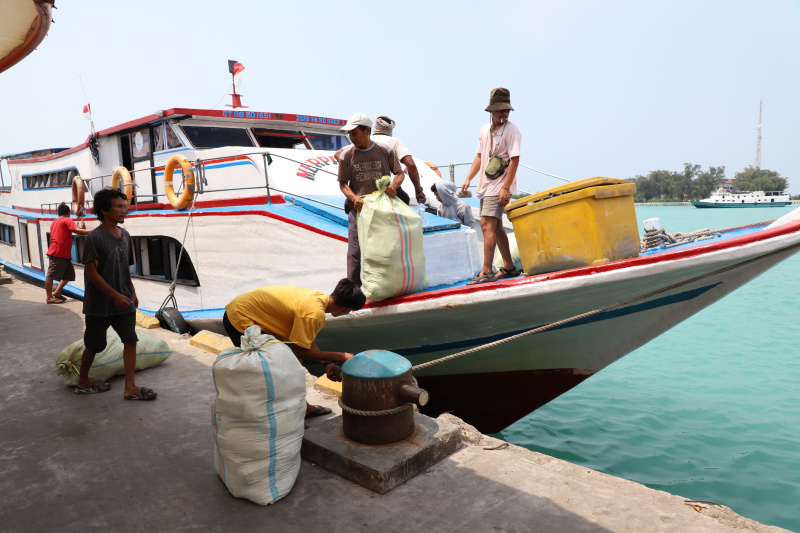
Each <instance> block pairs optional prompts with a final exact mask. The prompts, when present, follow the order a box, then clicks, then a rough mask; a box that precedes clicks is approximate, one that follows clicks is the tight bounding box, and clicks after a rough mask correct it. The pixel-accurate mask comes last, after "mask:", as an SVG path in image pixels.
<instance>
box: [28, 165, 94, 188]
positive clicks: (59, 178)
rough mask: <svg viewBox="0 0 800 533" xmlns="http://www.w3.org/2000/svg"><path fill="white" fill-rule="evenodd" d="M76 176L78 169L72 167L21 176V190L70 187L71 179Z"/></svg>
mask: <svg viewBox="0 0 800 533" xmlns="http://www.w3.org/2000/svg"><path fill="white" fill-rule="evenodd" d="M77 175H78V169H77V168H74V167H73V168H65V169H61V170H56V171H54V172H43V173H41V174H32V175H28V176H23V178H22V188H23V189H25V190H33V189H58V188H65V187H72V178H73V176H77ZM84 185H85V184H84Z"/></svg>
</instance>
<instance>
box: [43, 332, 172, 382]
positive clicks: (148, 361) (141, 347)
mask: <svg viewBox="0 0 800 533" xmlns="http://www.w3.org/2000/svg"><path fill="white" fill-rule="evenodd" d="M136 336H137V337H138V338H139V340H138V341H137V342H136V370H144V369H145V368H150V367H153V366H157V365H160V364H161V363H163V362H164V361H165V360H166V359H167V357H169V356H170V355H171V354H172V350H170V349H169V344H167V342H166V341H163V340H161V339H157V338H155V337H153V336H152V335H150V334H149V333H145V332H143V331H137V332H136ZM123 348H124V346H123V344H122V341H120V340H119V335H117V332H116V331H114V330H113V329H112V328H108V331H107V332H106V347H105V349H104V350H103V351H102V352H100V353H98V354H96V355H95V356H94V361H93V362H92V368H90V369H89V379H92V380H95V379H99V380H101V381H107V380H109V379H111V378H113V377H114V376H121V375H123V374H125V363H124V361H123V360H122V351H123ZM83 350H84V345H83V340H79V341H75V342H73V343H72V344H70V345H69V346H67V347H66V348H64V349H63V350H61V353H60V354H59V356H58V357H57V358H56V367H55V369H54V370H53V372H55V373H56V374H58V375H61V376H64V384H65V385H69V386H70V387H77V386H78V378H79V377H80V368H81V357H82V356H83Z"/></svg>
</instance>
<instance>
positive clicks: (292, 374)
mask: <svg viewBox="0 0 800 533" xmlns="http://www.w3.org/2000/svg"><path fill="white" fill-rule="evenodd" d="M211 373H212V374H213V376H214V387H215V388H216V390H217V398H216V400H215V401H214V405H213V406H212V407H211V416H212V425H213V428H212V429H213V433H214V468H216V470H217V473H218V474H219V476H220V477H221V478H222V481H224V482H225V485H226V486H227V487H228V490H230V491H231V494H233V495H234V496H236V497H237V498H247V499H248V500H251V501H253V502H255V503H258V504H260V505H268V504H270V503H274V502H275V501H276V500H279V499H280V498H283V497H284V496H286V495H287V494H288V493H289V491H290V490H292V487H293V486H294V482H295V480H296V479H297V474H298V472H299V471H300V446H301V445H302V443H303V428H304V423H303V420H304V418H305V414H306V377H305V374H306V373H305V370H304V369H303V367H302V365H301V364H300V361H298V360H297V357H295V355H294V353H293V352H292V351H291V350H290V349H289V348H288V347H287V346H286V345H285V344H283V343H282V342H280V341H278V340H276V339H275V337H273V336H272V335H266V334H262V333H261V329H260V328H259V327H258V326H250V327H249V328H247V330H246V331H245V332H244V335H242V347H241V348H236V347H232V348H227V349H225V350H223V351H222V353H220V354H219V355H218V356H217V359H216V361H214V365H213V366H212V368H211Z"/></svg>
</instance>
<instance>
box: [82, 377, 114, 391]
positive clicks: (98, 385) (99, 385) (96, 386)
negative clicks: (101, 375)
mask: <svg viewBox="0 0 800 533" xmlns="http://www.w3.org/2000/svg"><path fill="white" fill-rule="evenodd" d="M108 390H111V383H106V382H105V381H100V380H99V379H96V380H94V381H93V382H92V386H91V387H88V388H85V389H82V388H80V387H75V394H98V393H100V392H106V391H108Z"/></svg>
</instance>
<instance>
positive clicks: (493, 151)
mask: <svg viewBox="0 0 800 533" xmlns="http://www.w3.org/2000/svg"><path fill="white" fill-rule="evenodd" d="M513 110H514V108H513V107H511V93H510V92H509V90H508V89H505V88H503V87H499V88H497V89H493V90H492V92H491V94H490V96H489V105H488V106H487V107H486V111H488V112H489V113H491V117H492V118H491V121H490V122H489V124H486V125H485V126H483V127H482V128H481V131H480V134H479V135H478V150H477V154H476V155H475V159H474V160H473V161H472V166H471V167H470V169H469V172H468V173H467V179H466V180H465V181H464V185H462V186H461V193H462V195H463V196H466V195H467V191H468V189H469V183H470V181H472V178H474V177H475V175H476V174H477V175H478V195H477V196H478V198H480V200H481V231H482V232H483V268H482V269H481V271H480V272H479V273H478V275H477V276H475V277H474V278H473V279H472V280H471V281H469V282H468V283H467V285H472V284H475V283H486V282H489V281H497V280H500V279H507V278H513V277H516V276H519V275H520V271H519V270H517V269H516V268H514V263H513V261H512V259H511V251H510V248H509V244H508V237H507V236H506V232H505V230H504V229H503V209H504V208H505V206H506V205H508V202H509V200H510V199H511V195H512V194H514V193H515V192H517V167H518V166H519V155H520V149H519V146H520V143H521V141H522V134H521V133H520V131H519V129H518V128H517V127H516V126H515V125H514V124H512V123H511V122H509V120H508V115H509V113H510V112H511V111H513ZM495 245H496V246H497V248H498V249H499V250H500V255H501V256H502V257H503V266H502V267H501V268H500V270H499V271H498V272H497V273H496V274H495V273H494V271H493V270H492V263H493V262H494V248H495Z"/></svg>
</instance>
